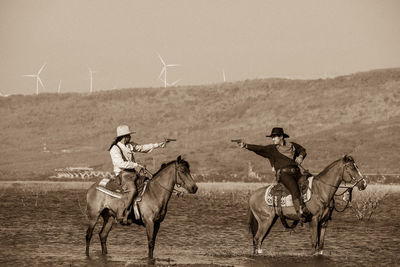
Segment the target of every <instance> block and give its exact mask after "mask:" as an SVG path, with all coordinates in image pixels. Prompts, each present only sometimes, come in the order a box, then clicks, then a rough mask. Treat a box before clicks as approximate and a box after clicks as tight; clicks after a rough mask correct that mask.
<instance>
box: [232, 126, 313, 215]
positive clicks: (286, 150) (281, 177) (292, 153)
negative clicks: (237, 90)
mask: <svg viewBox="0 0 400 267" xmlns="http://www.w3.org/2000/svg"><path fill="white" fill-rule="evenodd" d="M266 137H271V138H272V142H273V143H274V144H272V145H267V146H261V145H251V144H246V143H244V142H240V143H239V146H240V147H242V148H246V149H248V150H250V151H253V152H255V153H256V154H258V155H260V156H262V157H264V158H267V159H268V160H269V162H270V164H271V166H272V170H273V171H275V173H276V176H277V179H278V181H280V182H282V184H283V185H284V186H285V187H286V188H287V189H288V190H289V192H290V194H291V195H292V198H293V206H294V208H295V210H296V213H297V216H298V217H299V219H300V220H302V221H305V215H304V214H303V210H302V207H301V206H302V205H304V203H303V201H301V205H300V190H299V186H298V183H297V182H298V180H299V178H301V172H300V169H299V167H298V164H299V165H300V164H301V163H302V162H303V160H304V158H305V157H306V155H307V153H306V150H305V148H303V147H302V146H301V145H299V144H296V143H294V142H288V141H286V139H285V138H289V135H287V134H286V133H285V132H284V131H283V128H279V127H275V128H273V129H272V131H271V134H270V135H267V136H266Z"/></svg>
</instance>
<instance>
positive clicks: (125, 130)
mask: <svg viewBox="0 0 400 267" xmlns="http://www.w3.org/2000/svg"><path fill="white" fill-rule="evenodd" d="M133 133H135V132H134V131H132V132H131V131H130V130H129V127H128V125H120V126H118V127H117V137H120V136H124V135H129V134H133Z"/></svg>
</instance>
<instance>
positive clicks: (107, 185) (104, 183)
mask: <svg viewBox="0 0 400 267" xmlns="http://www.w3.org/2000/svg"><path fill="white" fill-rule="evenodd" d="M96 189H97V190H99V191H100V192H103V193H105V194H107V195H109V196H112V197H115V198H122V195H123V193H124V190H123V189H122V186H121V185H120V184H119V183H118V182H117V181H115V179H109V178H104V179H102V180H101V181H100V182H99V184H98V185H97V186H96Z"/></svg>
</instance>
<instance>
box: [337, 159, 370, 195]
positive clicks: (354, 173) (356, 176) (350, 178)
mask: <svg viewBox="0 0 400 267" xmlns="http://www.w3.org/2000/svg"><path fill="white" fill-rule="evenodd" d="M343 164H344V166H343V181H345V182H346V183H354V186H356V185H357V188H358V189H359V190H364V189H365V188H367V181H366V180H365V178H364V177H363V175H362V174H361V172H360V170H359V169H358V167H357V165H356V163H355V162H354V159H353V157H351V156H348V155H346V156H344V157H343Z"/></svg>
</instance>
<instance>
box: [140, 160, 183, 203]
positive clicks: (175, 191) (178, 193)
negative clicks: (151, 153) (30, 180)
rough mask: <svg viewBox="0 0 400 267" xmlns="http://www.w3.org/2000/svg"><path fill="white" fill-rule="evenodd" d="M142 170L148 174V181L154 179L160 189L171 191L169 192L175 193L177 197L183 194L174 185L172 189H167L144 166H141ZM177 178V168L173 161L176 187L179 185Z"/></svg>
mask: <svg viewBox="0 0 400 267" xmlns="http://www.w3.org/2000/svg"><path fill="white" fill-rule="evenodd" d="M142 170H144V171H145V172H146V173H148V174H149V175H150V179H149V180H150V181H155V182H156V183H157V184H158V185H159V186H160V187H161V188H162V189H164V190H166V191H168V192H169V193H171V194H173V193H175V194H176V195H177V196H178V197H179V196H183V192H180V191H178V190H176V189H175V186H174V188H173V189H172V191H171V190H169V189H168V188H166V187H165V186H163V185H162V184H161V183H160V182H158V180H157V179H153V177H154V175H153V174H152V173H151V172H150V171H149V170H148V169H147V168H146V167H145V168H143V169H142ZM177 178H178V168H177V167H176V163H175V184H176V185H177V186H178V187H180V185H178V184H177V183H176V181H177Z"/></svg>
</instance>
